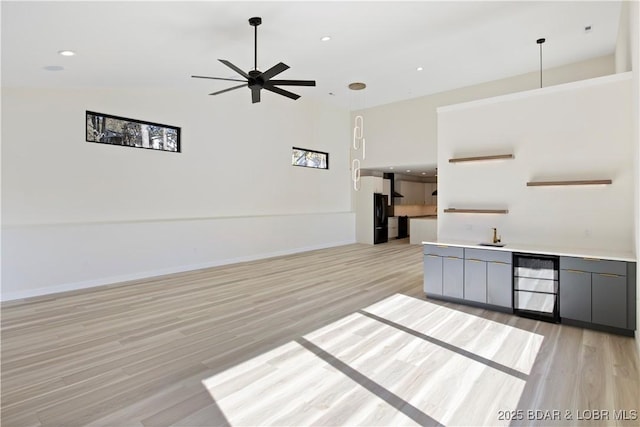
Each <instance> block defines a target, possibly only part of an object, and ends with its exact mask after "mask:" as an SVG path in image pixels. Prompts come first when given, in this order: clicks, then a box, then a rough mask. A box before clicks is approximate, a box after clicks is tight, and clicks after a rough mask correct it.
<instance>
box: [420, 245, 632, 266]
mask: <svg viewBox="0 0 640 427" xmlns="http://www.w3.org/2000/svg"><path fill="white" fill-rule="evenodd" d="M422 244H423V245H440V246H454V247H459V248H473V249H489V250H492V251H506V252H523V253H529V254H539V255H557V256H571V257H582V258H598V259H608V260H612V261H626V262H636V257H635V255H634V254H633V252H621V251H608V250H596V249H577V248H561V247H557V246H553V247H552V246H542V245H526V244H524V245H522V244H513V245H511V244H509V243H506V244H505V246H502V247H497V246H482V245H479V244H478V242H468V241H463V240H447V241H424V242H422Z"/></svg>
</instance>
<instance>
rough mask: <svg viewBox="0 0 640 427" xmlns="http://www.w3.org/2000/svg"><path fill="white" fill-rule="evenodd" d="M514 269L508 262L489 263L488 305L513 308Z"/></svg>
mask: <svg viewBox="0 0 640 427" xmlns="http://www.w3.org/2000/svg"><path fill="white" fill-rule="evenodd" d="M512 290H513V268H512V265H511V264H507V263H506V262H498V261H491V262H488V263H487V303H489V304H491V305H498V306H501V307H509V308H511V307H513V301H512V300H513V292H512Z"/></svg>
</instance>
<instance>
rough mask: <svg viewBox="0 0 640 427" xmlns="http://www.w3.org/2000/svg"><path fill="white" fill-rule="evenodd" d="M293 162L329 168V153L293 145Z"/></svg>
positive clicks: (300, 164)
mask: <svg viewBox="0 0 640 427" xmlns="http://www.w3.org/2000/svg"><path fill="white" fill-rule="evenodd" d="M291 164H292V165H293V166H304V167H307V168H316V169H329V153H324V152H322V151H315V150H308V149H306V148H298V147H293V150H292V154H291Z"/></svg>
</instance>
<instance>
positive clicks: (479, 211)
mask: <svg viewBox="0 0 640 427" xmlns="http://www.w3.org/2000/svg"><path fill="white" fill-rule="evenodd" d="M444 211H445V212H446V213H477V214H507V213H509V211H508V210H507V209H457V208H448V209H445V210H444Z"/></svg>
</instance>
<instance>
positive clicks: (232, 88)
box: [209, 83, 247, 95]
mask: <svg viewBox="0 0 640 427" xmlns="http://www.w3.org/2000/svg"><path fill="white" fill-rule="evenodd" d="M241 87H247V84H246V83H245V84H242V85H238V86H233V87H230V88H227V89H222V90H219V91H217V92H213V93H210V94H209V95H219V94H221V93H225V92H229V91H230V90H235V89H240V88H241Z"/></svg>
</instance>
